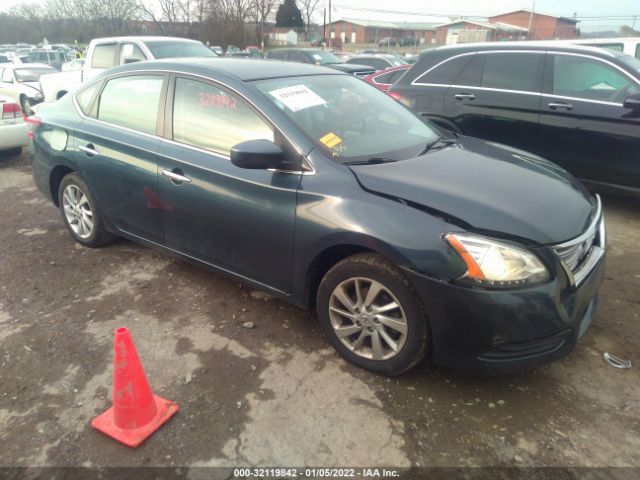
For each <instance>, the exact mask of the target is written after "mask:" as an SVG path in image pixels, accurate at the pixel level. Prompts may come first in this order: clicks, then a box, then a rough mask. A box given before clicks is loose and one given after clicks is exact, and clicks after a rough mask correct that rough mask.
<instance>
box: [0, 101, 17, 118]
mask: <svg viewBox="0 0 640 480" xmlns="http://www.w3.org/2000/svg"><path fill="white" fill-rule="evenodd" d="M20 115H22V113H21V112H20V105H18V104H17V103H3V104H2V119H3V120H5V119H7V118H20Z"/></svg>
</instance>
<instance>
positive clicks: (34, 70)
mask: <svg viewBox="0 0 640 480" xmlns="http://www.w3.org/2000/svg"><path fill="white" fill-rule="evenodd" d="M55 71H56V70H55V68H53V67H50V66H49V65H44V64H42V63H24V64H20V65H4V66H1V67H0V95H4V96H6V97H9V98H11V99H12V100H13V101H14V102H18V104H19V105H20V108H22V111H23V112H24V113H26V114H27V115H30V114H31V113H33V110H32V107H33V106H34V105H36V104H38V103H40V102H42V100H43V98H44V97H43V95H42V90H41V88H40V77H41V76H42V75H45V74H47V73H52V72H55Z"/></svg>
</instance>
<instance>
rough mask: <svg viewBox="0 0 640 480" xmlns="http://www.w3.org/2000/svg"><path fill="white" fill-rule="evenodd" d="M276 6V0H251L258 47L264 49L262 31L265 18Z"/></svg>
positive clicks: (263, 30) (265, 22)
mask: <svg viewBox="0 0 640 480" xmlns="http://www.w3.org/2000/svg"><path fill="white" fill-rule="evenodd" d="M275 6H276V0H253V11H254V15H255V21H256V27H257V34H258V43H259V45H260V49H264V32H265V25H266V24H267V20H268V19H269V17H270V16H271V14H272V13H273V11H274V8H275Z"/></svg>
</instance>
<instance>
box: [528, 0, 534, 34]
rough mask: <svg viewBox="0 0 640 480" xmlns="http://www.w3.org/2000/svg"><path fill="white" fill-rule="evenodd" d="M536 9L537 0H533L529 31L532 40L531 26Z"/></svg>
mask: <svg viewBox="0 0 640 480" xmlns="http://www.w3.org/2000/svg"><path fill="white" fill-rule="evenodd" d="M535 11H536V0H533V5H531V15H529V29H528V30H529V31H528V32H527V35H528V37H529V40H531V27H532V26H533V15H534V13H535Z"/></svg>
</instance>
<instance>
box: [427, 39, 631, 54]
mask: <svg viewBox="0 0 640 480" xmlns="http://www.w3.org/2000/svg"><path fill="white" fill-rule="evenodd" d="M477 50H483V51H490V50H533V51H536V50H545V51H546V50H555V51H558V52H574V53H590V54H595V55H598V56H601V57H610V58H611V57H616V56H619V55H620V53H619V52H614V51H612V50H606V49H602V48H598V47H592V46H587V45H576V44H575V43H571V44H569V43H565V42H554V41H546V42H542V41H541V42H526V41H525V42H480V43H464V44H456V45H445V46H442V47H436V48H430V49H428V50H423V51H422V52H421V55H426V54H429V53H432V52H438V53H444V52H451V53H452V54H454V53H464V52H474V51H477Z"/></svg>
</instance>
